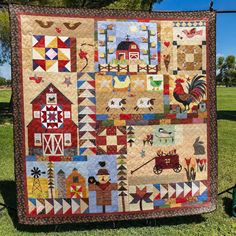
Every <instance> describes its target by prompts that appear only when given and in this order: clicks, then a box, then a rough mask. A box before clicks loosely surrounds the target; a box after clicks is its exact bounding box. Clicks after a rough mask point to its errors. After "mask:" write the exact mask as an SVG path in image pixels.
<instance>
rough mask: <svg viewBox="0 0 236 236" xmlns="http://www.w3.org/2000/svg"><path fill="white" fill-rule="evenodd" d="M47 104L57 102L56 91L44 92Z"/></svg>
mask: <svg viewBox="0 0 236 236" xmlns="http://www.w3.org/2000/svg"><path fill="white" fill-rule="evenodd" d="M46 102H47V104H50V105H51V104H52V105H53V104H57V94H56V93H47V94H46Z"/></svg>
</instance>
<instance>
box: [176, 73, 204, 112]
mask: <svg viewBox="0 0 236 236" xmlns="http://www.w3.org/2000/svg"><path fill="white" fill-rule="evenodd" d="M203 77H204V76H202V75H195V76H194V77H193V79H192V81H191V83H189V82H187V89H188V93H186V92H185V91H184V88H183V86H182V83H184V80H183V79H177V80H175V84H176V85H175V88H174V92H173V95H174V98H175V100H176V101H178V102H180V103H182V104H183V105H184V108H185V109H184V111H186V110H189V109H190V108H189V104H190V103H192V102H200V100H201V99H202V98H203V96H204V95H205V94H206V81H204V80H202V79H201V78H203ZM186 107H187V109H186Z"/></svg>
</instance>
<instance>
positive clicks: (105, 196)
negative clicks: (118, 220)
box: [88, 162, 117, 213]
mask: <svg viewBox="0 0 236 236" xmlns="http://www.w3.org/2000/svg"><path fill="white" fill-rule="evenodd" d="M99 165H100V166H101V167H102V168H101V169H99V170H98V172H97V174H96V175H97V180H96V179H95V178H94V177H93V176H90V177H89V178H88V183H89V191H96V200H97V203H96V204H97V206H102V211H103V213H105V212H106V206H109V205H112V190H117V184H116V183H111V182H110V174H109V172H108V170H107V169H106V168H104V167H105V165H106V163H105V162H99Z"/></svg>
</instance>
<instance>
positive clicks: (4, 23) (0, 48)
mask: <svg viewBox="0 0 236 236" xmlns="http://www.w3.org/2000/svg"><path fill="white" fill-rule="evenodd" d="M6 62H8V63H9V62H10V26H9V15H8V12H7V10H6V9H3V10H2V11H0V65H2V64H4V63H6Z"/></svg>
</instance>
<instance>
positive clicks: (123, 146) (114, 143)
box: [96, 126, 127, 155]
mask: <svg viewBox="0 0 236 236" xmlns="http://www.w3.org/2000/svg"><path fill="white" fill-rule="evenodd" d="M96 144H97V154H98V155H102V154H126V153H127V135H126V127H125V126H108V127H100V128H99V129H98V131H97V137H96Z"/></svg>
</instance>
